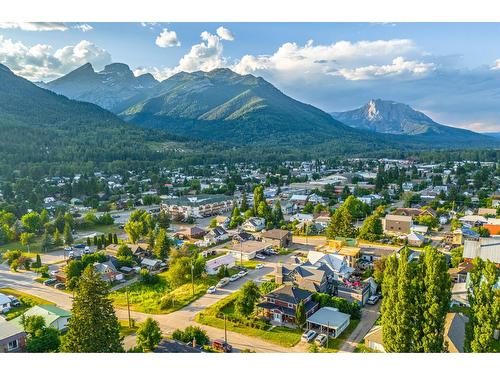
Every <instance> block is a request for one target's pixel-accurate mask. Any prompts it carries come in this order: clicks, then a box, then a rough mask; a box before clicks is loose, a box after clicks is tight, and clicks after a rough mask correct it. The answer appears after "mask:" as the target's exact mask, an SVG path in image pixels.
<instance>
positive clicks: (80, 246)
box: [73, 243, 85, 249]
mask: <svg viewBox="0 0 500 375" xmlns="http://www.w3.org/2000/svg"><path fill="white" fill-rule="evenodd" d="M73 247H74V248H75V249H84V248H85V244H83V243H79V244H77V245H73Z"/></svg>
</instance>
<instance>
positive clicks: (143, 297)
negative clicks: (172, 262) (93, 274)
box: [110, 273, 217, 314]
mask: <svg viewBox="0 0 500 375" xmlns="http://www.w3.org/2000/svg"><path fill="white" fill-rule="evenodd" d="M158 276H159V281H158V282H157V283H155V284H152V285H149V284H145V283H144V282H142V281H140V282H137V283H135V284H132V285H130V286H129V287H128V288H127V287H126V288H121V289H119V290H117V291H114V292H113V293H111V295H110V297H111V299H112V300H113V304H114V305H115V306H117V307H122V308H124V307H127V289H128V294H129V302H130V308H131V310H133V311H138V312H144V313H148V314H168V313H171V312H173V311H176V310H179V309H181V308H183V307H184V306H187V305H189V304H190V303H191V302H193V301H195V300H197V299H198V298H200V297H201V296H203V295H204V294H205V293H206V291H207V289H208V288H209V287H210V286H212V285H215V284H216V283H217V279H216V278H214V277H206V278H202V279H198V280H195V283H194V295H193V288H192V285H191V284H190V283H189V284H184V285H181V286H180V287H178V288H175V289H172V288H171V287H170V285H169V283H168V281H167V278H166V273H160V274H159V275H158Z"/></svg>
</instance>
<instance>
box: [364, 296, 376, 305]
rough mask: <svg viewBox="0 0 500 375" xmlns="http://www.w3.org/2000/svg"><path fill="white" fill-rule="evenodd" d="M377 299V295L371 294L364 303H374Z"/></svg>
mask: <svg viewBox="0 0 500 375" xmlns="http://www.w3.org/2000/svg"><path fill="white" fill-rule="evenodd" d="M378 300H379V296H371V297H370V298H368V300H367V301H366V303H367V304H369V305H375V304H376V303H377V302H378Z"/></svg>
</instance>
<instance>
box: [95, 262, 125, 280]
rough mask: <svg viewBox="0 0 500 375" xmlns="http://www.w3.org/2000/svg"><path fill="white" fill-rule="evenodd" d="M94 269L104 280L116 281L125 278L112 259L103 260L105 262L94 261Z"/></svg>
mask: <svg viewBox="0 0 500 375" xmlns="http://www.w3.org/2000/svg"><path fill="white" fill-rule="evenodd" d="M94 269H95V270H96V272H97V273H99V274H100V275H101V279H102V280H103V281H107V282H109V283H112V282H114V281H120V280H123V274H122V273H121V272H118V270H117V269H116V267H115V266H114V264H113V263H112V262H111V261H107V262H103V263H97V262H96V263H94Z"/></svg>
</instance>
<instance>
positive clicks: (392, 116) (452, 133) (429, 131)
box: [331, 99, 492, 144]
mask: <svg viewBox="0 0 500 375" xmlns="http://www.w3.org/2000/svg"><path fill="white" fill-rule="evenodd" d="M331 115H332V117H333V118H335V119H337V120H338V121H341V122H342V123H344V124H346V125H349V126H352V127H354V128H357V129H364V130H370V131H373V132H377V133H385V134H397V135H406V136H411V137H417V138H427V139H429V138H432V139H436V140H447V141H448V142H455V143H458V144H463V143H468V142H472V143H476V142H485V141H486V142H489V141H492V138H491V137H488V136H487V135H483V134H479V133H474V132H472V131H470V130H465V129H459V128H454V127H451V126H445V125H442V124H438V123H437V122H435V121H434V120H432V119H431V118H430V117H429V116H427V115H426V114H424V113H422V112H419V111H416V110H414V109H413V108H411V107H410V106H409V105H407V104H403V103H397V102H394V101H390V100H382V99H373V100H370V101H369V102H368V103H366V104H365V105H364V106H362V107H360V108H357V109H354V110H351V111H345V112H334V113H331Z"/></svg>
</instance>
